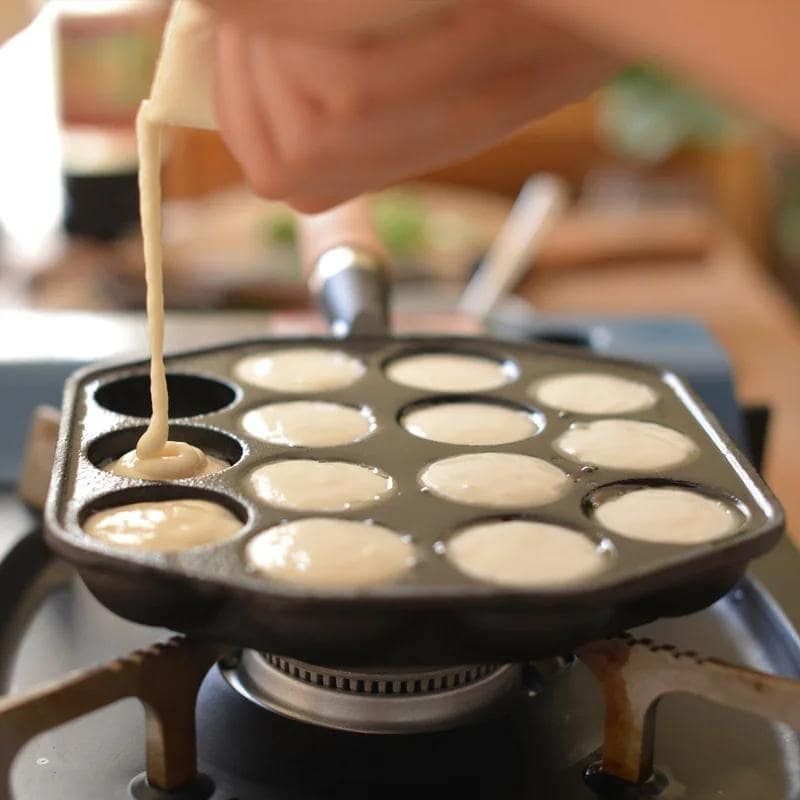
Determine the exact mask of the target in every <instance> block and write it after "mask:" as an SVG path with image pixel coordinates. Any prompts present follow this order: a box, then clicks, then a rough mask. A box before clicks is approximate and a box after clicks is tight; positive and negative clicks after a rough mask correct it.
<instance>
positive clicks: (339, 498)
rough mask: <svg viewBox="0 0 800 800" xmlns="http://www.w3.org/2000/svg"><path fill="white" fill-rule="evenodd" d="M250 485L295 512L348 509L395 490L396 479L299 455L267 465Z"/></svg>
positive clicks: (260, 495) (271, 501) (263, 496)
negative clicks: (301, 457)
mask: <svg viewBox="0 0 800 800" xmlns="http://www.w3.org/2000/svg"><path fill="white" fill-rule="evenodd" d="M250 484H251V485H252V487H253V489H254V490H255V494H256V496H257V497H258V498H259V499H260V500H263V501H264V502H265V503H268V504H269V505H271V506H276V507H278V508H288V509H292V510H295V511H332V512H333V511H347V510H348V509H351V508H360V507H361V506H366V505H370V504H372V503H376V502H377V501H378V500H381V499H382V498H384V497H385V496H386V495H388V494H389V493H390V492H391V491H392V490H393V489H394V481H393V480H392V479H391V478H390V477H389V476H388V475H384V474H383V473H382V472H380V471H379V470H377V469H375V468H374V467H365V466H362V465H360V464H350V463H348V462H346V461H311V460H307V459H299V458H298V459H291V460H288V461H273V462H272V463H270V464H264V466H262V467H259V468H258V469H256V470H255V471H254V472H253V473H252V474H251V475H250Z"/></svg>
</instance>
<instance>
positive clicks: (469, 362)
mask: <svg viewBox="0 0 800 800" xmlns="http://www.w3.org/2000/svg"><path fill="white" fill-rule="evenodd" d="M517 375H518V372H517V369H516V367H514V366H513V365H511V364H509V363H508V362H505V363H503V362H500V361H494V360H493V359H491V358H484V357H482V356H472V355H463V354H461V353H420V354H418V355H414V356H406V357H405V358H398V359H396V360H394V361H392V362H390V363H389V364H388V366H387V367H386V377H387V378H389V380H390V381H394V382H395V383H400V384H402V385H403V386H413V387H414V388H415V389H427V390H428V391H431V392H484V391H488V390H489V389H497V387H498V386H503V385H505V384H506V383H511V381H514V380H516V378H517Z"/></svg>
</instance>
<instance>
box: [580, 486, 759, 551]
mask: <svg viewBox="0 0 800 800" xmlns="http://www.w3.org/2000/svg"><path fill="white" fill-rule="evenodd" d="M641 491H646V492H647V496H646V497H645V495H640V497H641V498H642V502H652V503H653V505H655V504H656V503H659V504H665V503H667V502H668V503H669V505H671V506H672V511H670V508H669V505H667V506H665V505H659V506H658V511H657V512H656V513H655V514H654V516H653V529H651V530H650V531H646V530H644V529H643V528H644V526H646V525H647V524H648V522H647V520H643V521H642V522H641V523H639V522H638V520H637V521H635V522H634V521H630V516H629V515H630V514H637V515H638V514H639V513H642V512H643V511H644V508H643V507H642V506H641V505H633V506H631V505H628V507H627V508H625V509H624V512H625V515H626V516H625V520H624V522H619V521H618V522H617V523H615V524H613V525H612V524H611V523H610V521H609V520H605V521H603V519H602V517H601V516H599V515H598V511H599V510H600V509H601V508H602V507H603V506H606V505H607V504H609V503H612V502H614V501H618V500H621V499H623V498H632V496H635V495H636V493H638V492H641ZM666 492H669V495H667V494H666ZM656 493H657V494H656ZM696 501H699V502H696ZM581 507H582V509H583V512H584V514H585V515H586V516H587V517H588V518H589V519H591V520H592V521H593V522H595V523H596V524H597V525H599V526H600V527H602V528H603V530H604V531H606V532H607V533H608V534H613V535H617V536H620V537H622V538H624V539H629V540H633V541H637V542H643V543H649V544H667V545H675V546H679V547H689V546H692V545H699V544H712V543H715V542H719V541H724V540H726V539H730V538H731V537H733V536H735V535H736V534H737V533H739V532H741V530H742V528H743V527H744V526H745V524H746V523H747V521H748V519H750V512H749V510H748V508H747V506H745V504H744V503H742V502H741V501H740V500H739V499H738V498H736V497H734V496H733V495H730V494H728V493H726V492H722V491H719V490H717V489H713V488H711V487H708V486H704V485H701V484H696V483H690V482H688V481H669V480H660V479H654V480H638V479H637V480H629V481H618V482H616V483H609V484H605V485H604V486H600V487H598V488H597V489H595V490H594V491H592V492H590V493H589V494H587V495H586V496H585V497H584V498H583V500H582V501H581ZM670 514H672V518H670ZM640 524H641V525H642V526H643V528H642V529H640V528H639V525H640ZM681 524H684V525H685V526H686V527H685V529H684V531H685V532H684V533H683V534H676V533H675V530H676V528H677V526H679V525H681ZM704 525H708V530H709V531H710V532H704V531H703V526H704Z"/></svg>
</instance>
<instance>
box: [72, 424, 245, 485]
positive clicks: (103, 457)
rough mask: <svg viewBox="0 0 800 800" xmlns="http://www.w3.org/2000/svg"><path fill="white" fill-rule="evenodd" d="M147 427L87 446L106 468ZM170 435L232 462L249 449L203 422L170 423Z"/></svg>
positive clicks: (88, 452)
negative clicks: (203, 425) (195, 423)
mask: <svg viewBox="0 0 800 800" xmlns="http://www.w3.org/2000/svg"><path fill="white" fill-rule="evenodd" d="M145 430H147V428H146V426H145V425H138V426H136V427H135V428H122V429H120V430H117V431H112V432H111V433H106V434H103V435H102V436H100V437H98V438H97V439H95V440H94V441H93V442H92V443H91V444H90V445H89V446H88V447H87V448H86V457H87V458H88V459H89V461H91V462H92V464H94V466H95V467H98V468H99V469H103V467H105V465H106V464H108V463H109V462H110V461H114V460H116V459H118V458H119V457H120V456H123V455H124V454H125V453H127V452H129V451H130V450H133V449H134V448H135V447H136V443H137V442H138V441H139V437H140V436H141V435H142V434H143V433H144V432H145ZM169 438H170V440H171V441H176V442H187V443H188V444H191V445H193V446H194V447H198V448H200V450H202V451H203V452H204V453H205V454H206V455H209V456H214V457H215V458H219V459H221V460H222V461H227V462H228V464H229V465H231V466H233V465H234V464H238V463H239V461H241V460H242V456H243V455H244V453H245V449H244V447H243V445H242V443H241V442H240V441H239V440H238V439H235V438H234V437H233V436H231V435H230V434H229V433H224V432H223V431H220V430H217V429H216V428H204V427H202V426H200V425H170V426H169ZM184 480H186V479H184ZM189 480H195V479H194V478H192V479H189Z"/></svg>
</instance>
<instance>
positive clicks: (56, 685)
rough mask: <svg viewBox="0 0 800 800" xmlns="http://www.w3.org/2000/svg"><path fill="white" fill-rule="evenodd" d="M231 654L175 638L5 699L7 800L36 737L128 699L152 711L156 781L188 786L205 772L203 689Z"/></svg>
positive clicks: (1, 740)
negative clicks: (22, 754) (200, 761)
mask: <svg viewBox="0 0 800 800" xmlns="http://www.w3.org/2000/svg"><path fill="white" fill-rule="evenodd" d="M224 652H225V650H224V648H222V647H221V646H219V645H214V644H210V643H207V642H195V641H191V640H187V639H184V638H183V637H175V638H173V639H170V640H169V641H168V642H165V643H161V644H156V645H153V646H152V647H149V648H147V649H146V650H137V651H135V652H133V653H131V654H130V655H127V656H123V657H121V658H118V659H115V660H114V661H110V662H109V663H108V664H104V665H103V666H100V667H93V668H90V669H83V670H79V671H76V672H73V673H70V674H68V675H66V676H65V677H63V678H60V679H58V680H56V681H53V682H52V683H48V684H45V685H44V686H39V687H36V688H34V689H32V690H30V691H28V692H25V693H23V694H20V695H16V696H14V697H8V698H3V699H0V800H12V793H11V785H10V774H11V765H12V764H13V762H14V758H15V757H16V755H17V753H18V752H19V750H20V749H21V748H22V746H23V745H24V744H25V743H26V742H27V741H28V740H29V739H31V738H33V737H34V736H36V735H37V734H39V733H42V732H43V731H46V730H48V729H50V728H54V727H56V726H58V725H62V724H63V723H65V722H69V721H70V720H73V719H76V718H77V717H82V716H83V715H85V714H88V713H90V712H92V711H96V710H97V709H99V708H102V707H103V706H107V705H110V704H111V703H114V702H116V701H117V700H121V699H123V698H125V697H136V698H137V699H138V700H140V701H141V703H142V705H143V706H144V709H145V735H146V754H147V779H148V782H149V783H150V785H151V786H154V787H156V788H158V789H163V790H173V789H176V788H178V787H180V786H183V785H184V784H186V783H187V782H188V781H190V780H192V779H193V778H194V777H195V776H196V775H197V747H196V736H195V721H194V715H195V704H196V700H197V692H198V690H199V689H200V684H201V683H202V681H203V678H204V677H205V675H206V673H207V672H208V670H209V669H210V668H211V666H212V664H213V663H214V662H215V661H217V660H218V659H219V658H220V657H221V656H222V655H223V654H224Z"/></svg>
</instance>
